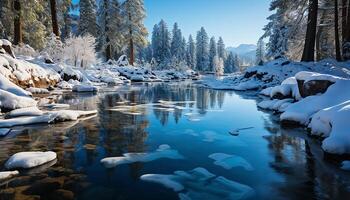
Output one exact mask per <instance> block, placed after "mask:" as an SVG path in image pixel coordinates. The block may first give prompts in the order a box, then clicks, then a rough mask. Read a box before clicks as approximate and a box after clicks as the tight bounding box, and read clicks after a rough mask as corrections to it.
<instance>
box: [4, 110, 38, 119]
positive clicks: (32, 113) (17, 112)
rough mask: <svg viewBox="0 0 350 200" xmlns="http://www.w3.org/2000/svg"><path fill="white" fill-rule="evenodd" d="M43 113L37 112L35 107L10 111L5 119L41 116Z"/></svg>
mask: <svg viewBox="0 0 350 200" xmlns="http://www.w3.org/2000/svg"><path fill="white" fill-rule="evenodd" d="M43 114H44V112H43V111H41V110H39V108H37V107H27V108H19V109H16V110H12V111H11V112H9V113H7V114H6V116H5V118H14V117H21V116H40V115H43Z"/></svg>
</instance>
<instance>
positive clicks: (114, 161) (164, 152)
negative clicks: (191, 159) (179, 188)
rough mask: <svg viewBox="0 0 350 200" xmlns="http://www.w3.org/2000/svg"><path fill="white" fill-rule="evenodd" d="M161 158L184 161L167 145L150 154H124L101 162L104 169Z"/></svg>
mask: <svg viewBox="0 0 350 200" xmlns="http://www.w3.org/2000/svg"><path fill="white" fill-rule="evenodd" d="M161 158H169V159H184V156H182V155H181V154H180V153H179V152H178V151H177V150H174V149H171V147H170V146H169V145H167V144H163V145H160V146H159V147H158V149H157V150H156V151H154V152H150V153H125V154H123V156H120V157H107V158H104V159H102V160H101V163H102V164H103V165H104V166H105V167H106V168H112V167H116V166H117V165H122V164H129V163H134V162H151V161H154V160H158V159H161Z"/></svg>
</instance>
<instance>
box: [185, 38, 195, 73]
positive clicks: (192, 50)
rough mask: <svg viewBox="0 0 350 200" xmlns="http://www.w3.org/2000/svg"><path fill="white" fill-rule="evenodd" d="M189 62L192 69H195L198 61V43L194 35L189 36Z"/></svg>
mask: <svg viewBox="0 0 350 200" xmlns="http://www.w3.org/2000/svg"><path fill="white" fill-rule="evenodd" d="M187 64H188V66H189V67H190V68H191V69H195V67H196V66H197V63H196V44H195V43H194V40H193V38H192V35H190V36H189V37H188V44H187Z"/></svg>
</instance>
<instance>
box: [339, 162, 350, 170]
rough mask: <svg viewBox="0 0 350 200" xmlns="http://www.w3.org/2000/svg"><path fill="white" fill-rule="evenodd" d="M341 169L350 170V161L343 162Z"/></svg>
mask: <svg viewBox="0 0 350 200" xmlns="http://www.w3.org/2000/svg"><path fill="white" fill-rule="evenodd" d="M341 165H342V166H341V169H342V170H347V171H350V161H348V160H347V161H343V162H342V163H341Z"/></svg>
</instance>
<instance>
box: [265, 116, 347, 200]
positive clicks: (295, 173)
mask: <svg viewBox="0 0 350 200" xmlns="http://www.w3.org/2000/svg"><path fill="white" fill-rule="evenodd" d="M265 128H266V129H267V130H268V131H272V134H271V135H268V136H265V138H266V140H267V141H268V147H269V149H270V152H271V153H272V155H273V160H272V161H271V162H270V167H271V168H273V169H274V170H275V171H276V172H277V173H278V174H280V175H282V177H283V178H284V182H283V183H275V184H273V188H276V189H277V190H278V191H279V193H280V194H279V195H280V196H282V197H287V198H288V199H344V198H345V197H346V196H347V195H350V193H349V191H347V190H346V185H345V184H344V183H343V181H342V180H341V178H340V177H344V178H345V176H343V174H342V172H341V171H340V170H339V169H338V168H336V167H335V166H334V165H332V164H330V163H327V161H325V160H324V158H323V151H322V150H321V149H320V144H319V142H318V141H317V140H314V139H310V138H308V137H307V136H306V137H305V138H302V137H300V135H305V131H303V130H302V129H282V128H280V126H279V125H277V124H276V123H274V122H272V121H271V119H266V120H265ZM320 152H321V153H320ZM340 174H342V175H340ZM346 179H349V176H347V178H346ZM346 179H345V180H346Z"/></svg>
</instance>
